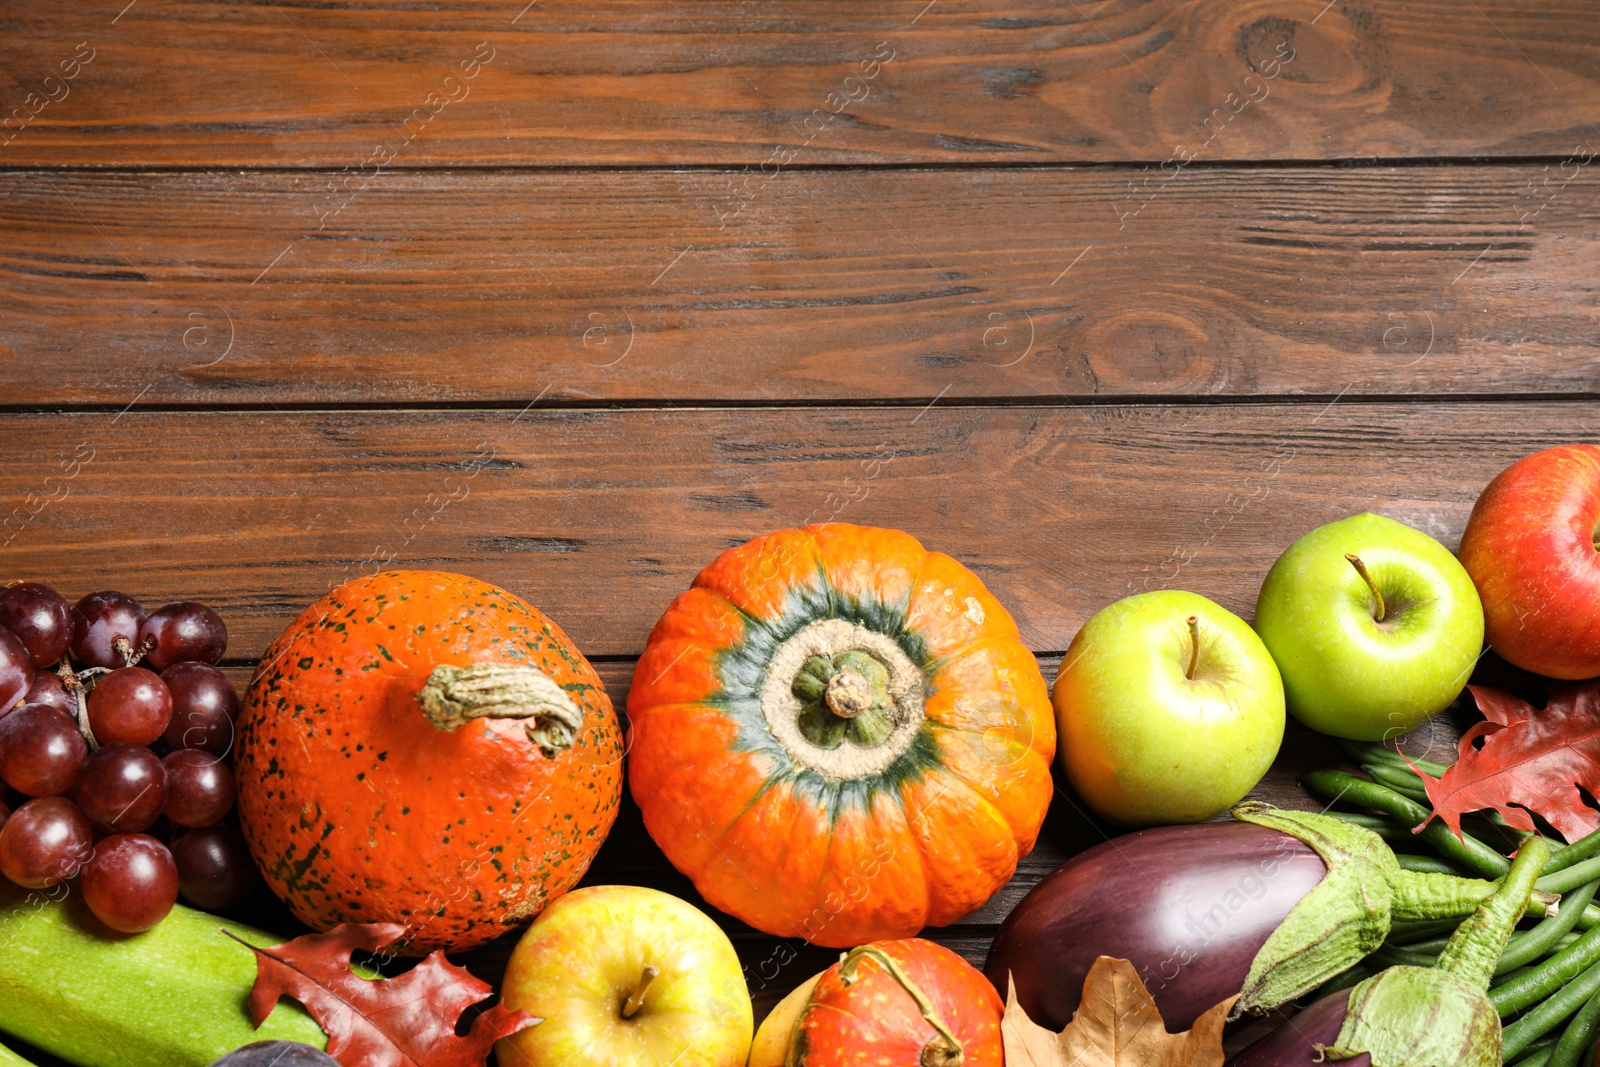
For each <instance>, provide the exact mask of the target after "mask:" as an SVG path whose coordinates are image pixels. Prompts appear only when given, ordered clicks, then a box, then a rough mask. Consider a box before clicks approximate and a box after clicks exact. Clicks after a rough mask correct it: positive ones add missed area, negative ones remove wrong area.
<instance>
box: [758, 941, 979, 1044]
mask: <svg viewBox="0 0 1600 1067" xmlns="http://www.w3.org/2000/svg"><path fill="white" fill-rule="evenodd" d="M1003 1014H1004V1006H1003V1005H1002V1004H1001V1003H1000V998H999V997H998V996H997V995H996V994H995V991H994V987H993V986H991V985H990V984H989V982H988V980H987V979H985V978H984V977H983V975H981V974H979V973H978V972H977V970H975V969H974V968H973V967H972V965H971V964H969V963H968V962H967V961H966V960H964V959H962V958H961V957H960V956H957V955H956V954H955V953H954V952H951V951H950V950H949V949H947V948H945V947H944V946H942V945H936V944H934V943H933V942H931V941H924V940H922V939H921V938H916V937H913V938H909V939H906V940H903V941H878V942H875V943H873V944H870V945H863V946H861V947H860V948H855V949H851V950H850V951H849V952H848V953H846V954H845V956H844V958H843V959H842V960H840V961H839V962H838V963H835V964H834V965H833V966H832V967H829V968H828V969H827V970H826V971H823V972H822V973H821V974H819V975H817V976H816V977H815V978H812V979H810V980H809V981H808V982H806V983H805V984H804V985H802V986H801V987H800V988H799V989H796V990H795V991H794V992H793V993H791V994H790V995H789V996H788V997H785V998H784V1000H783V1002H782V1003H781V1004H779V1005H778V1007H777V1008H776V1009H775V1010H774V1011H773V1012H772V1014H771V1015H769V1016H767V1021H766V1022H764V1023H762V1024H761V1032H760V1033H758V1034H757V1035H756V1039H755V1045H754V1047H753V1048H752V1050H751V1054H750V1067H1001V1065H1002V1064H1003V1063H1004V1062H1005V1053H1004V1049H1003V1042H1002V1039H1001V1036H1000V1019H1001V1017H1002V1015H1003Z"/></svg>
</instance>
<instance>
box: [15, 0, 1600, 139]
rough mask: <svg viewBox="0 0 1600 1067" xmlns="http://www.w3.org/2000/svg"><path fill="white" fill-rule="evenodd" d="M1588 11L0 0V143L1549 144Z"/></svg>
mask: <svg viewBox="0 0 1600 1067" xmlns="http://www.w3.org/2000/svg"><path fill="white" fill-rule="evenodd" d="M1592 15H1593V11H1592V8H1591V6H1590V5H1589V4H1588V3H1587V2H1586V0H1553V2H1547V3H1538V4H1535V3H1531V2H1529V0H1483V2H1481V3H1476V4H1461V3H1459V2H1457V0H1410V2H1391V3H1381V4H1380V3H1376V2H1374V0H1257V2H1254V3H1249V4H1228V3H1221V2H1217V0H1153V2H1148V3H1138V2H1133V0H1115V2H1111V3H1100V4H1095V5H1076V6H1075V5H1072V4H1067V5H1060V4H1054V3H1049V2H1047V0H1027V2H1020V0H1019V2H1011V3H1005V2H1000V0H965V2H952V0H944V2H941V3H936V4H930V3H927V2H926V0H908V2H904V3H898V2H897V3H894V4H883V3H879V4H866V5H857V6H855V7H852V8H851V9H849V10H848V11H841V10H840V9H839V7H838V5H836V4H832V3H829V2H827V0H804V2H799V3H786V4H783V5H765V6H764V5H756V6H750V5H733V4H729V3H726V2H724V0H681V2H677V3H673V4H669V5H661V4H656V3H654V2H651V0H608V2H605V3H601V4H587V3H577V2H573V0H544V2H537V0H536V2H533V3H529V2H527V0H505V2H495V3H490V2H484V0H478V2H473V3H462V4H447V5H426V6H414V5H409V4H399V3H385V4H378V5H371V4H363V5H354V4H314V3H289V2H285V3H273V4H247V5H240V4H227V3H215V2H201V3H184V4H163V3H159V2H154V0H145V2H143V3H134V4H128V3H127V0H97V2H94V3H90V4H84V5H51V4H44V3H31V4H12V5H10V6H9V7H8V10H7V11H6V13H5V16H4V22H3V25H4V31H5V32H4V42H5V43H4V49H3V53H0V54H3V61H0V71H3V72H4V73H3V74H0V102H3V105H4V111H5V113H6V114H7V115H9V116H10V122H11V125H10V126H9V127H7V128H6V129H5V130H4V131H3V132H0V141H4V142H6V143H5V145H4V155H3V157H0V160H3V161H4V162H6V163H11V164H18V165H36V164H38V165H61V164H73V165H84V166H106V165H115V166H137V165H144V164H163V165H207V166H229V167H232V166H251V165H262V164H270V165H287V166H302V165H313V164H314V165H321V166H331V167H335V168H338V167H345V166H348V167H350V168H352V169H359V168H360V167H361V166H362V165H363V164H366V165H367V166H368V167H373V166H377V165H380V164H385V163H386V164H387V165H390V166H456V165H461V164H493V165H506V164H511V165H519V166H548V165H552V164H558V165H579V166H583V165H589V164H593V163H597V162H604V163H668V164H678V163H735V164H748V165H750V166H752V167H758V166H760V165H761V164H762V163H763V162H767V164H768V166H769V167H776V166H783V165H790V166H793V165H808V164H819V163H841V162H844V163H872V162H929V161H939V162H952V163H958V164H970V163H992V162H998V161H1008V162H1009V161H1022V162H1052V161H1080V160H1097V161H1103V160H1145V161H1151V162H1154V161H1159V160H1166V159H1169V158H1170V159H1181V158H1186V157H1187V156H1194V157H1197V158H1200V159H1202V160H1230V159H1260V158H1270V159H1334V158H1356V157H1373V156H1378V157H1405V158H1418V157H1428V156H1503V155H1513V156H1516V155H1528V154H1544V155H1556V156H1565V155H1567V154H1568V153H1569V152H1570V151H1571V150H1572V148H1573V146H1574V144H1575V143H1576V142H1579V141H1590V139H1592V138H1594V137H1595V136H1596V133H1595V129H1594V127H1593V126H1591V125H1590V123H1589V121H1588V119H1587V118H1586V116H1593V115H1594V114H1595V111H1596V107H1597V105H1600V81H1597V79H1596V78H1595V70H1596V69H1597V65H1600V28H1597V26H1596V24H1595V22H1594V19H1593V18H1592ZM74 57H88V58H87V60H84V59H82V58H74ZM63 64H66V66H63ZM64 72H71V73H72V74H73V76H72V77H71V78H70V79H67V78H63V74H64ZM467 73H471V74H472V75H473V76H472V77H470V78H468V77H465V75H466V74H467ZM47 78H50V79H51V80H50V81H46V79H47ZM808 120H809V122H810V125H809V126H808V125H806V123H807V122H808ZM1591 143H1592V142H1591ZM1180 152H1182V153H1183V154H1182V155H1179V154H1177V153H1180Z"/></svg>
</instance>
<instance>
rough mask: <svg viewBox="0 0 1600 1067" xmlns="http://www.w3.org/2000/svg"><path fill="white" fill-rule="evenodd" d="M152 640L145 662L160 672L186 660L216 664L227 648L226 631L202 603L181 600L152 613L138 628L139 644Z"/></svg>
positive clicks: (216, 615)
mask: <svg viewBox="0 0 1600 1067" xmlns="http://www.w3.org/2000/svg"><path fill="white" fill-rule="evenodd" d="M152 638H153V639H154V641H155V643H154V644H153V645H152V646H151V648H150V651H148V652H146V653H145V657H144V661H145V662H146V663H148V664H150V668H151V669H152V670H157V671H159V670H163V669H165V668H167V667H170V666H171V665H172V664H174V663H180V662H182V661H183V660H186V659H192V660H199V661H201V662H202V663H215V662H217V661H218V660H219V659H221V658H222V653H223V652H224V650H226V649H227V647H228V628H227V627H226V626H224V625H223V624H222V616H220V615H218V614H217V613H216V612H214V611H212V610H211V609H210V608H208V607H206V606H205V605H204V604H197V603H195V602H194V601H193V600H180V601H178V602H176V603H174V604H164V605H162V606H161V607H159V608H157V609H156V610H154V611H152V612H151V613H150V617H149V618H147V619H145V621H144V625H143V626H141V627H139V643H140V644H143V643H144V642H145V641H146V640H148V639H152Z"/></svg>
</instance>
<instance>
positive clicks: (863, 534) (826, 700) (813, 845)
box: [628, 523, 1055, 948]
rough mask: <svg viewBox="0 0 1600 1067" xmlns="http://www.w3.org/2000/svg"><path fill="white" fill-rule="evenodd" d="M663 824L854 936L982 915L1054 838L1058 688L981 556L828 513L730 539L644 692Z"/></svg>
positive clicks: (683, 604) (775, 923) (680, 861)
mask: <svg viewBox="0 0 1600 1067" xmlns="http://www.w3.org/2000/svg"><path fill="white" fill-rule="evenodd" d="M628 716H629V719H630V721H631V728H632V732H631V736H630V738H629V746H630V748H629V762H630V771H629V777H630V780H631V782H632V788H633V796H634V798H635V799H636V800H637V801H638V804H639V807H640V809H641V810H642V812H643V814H644V822H645V826H646V827H647V828H648V829H649V831H650V834H651V836H652V837H654V838H655V840H656V842H657V843H658V844H659V845H660V846H661V848H662V850H663V851H664V852H665V853H666V854H667V857H668V859H670V860H671V861H672V862H673V864H674V865H676V866H677V868H678V869H679V870H680V871H683V872H684V873H685V874H687V875H688V876H689V877H690V878H692V879H693V880H694V884H695V887H696V888H697V889H698V890H699V891H700V893H701V895H702V896H704V897H705V898H706V900H708V901H710V902H711V903H712V904H714V905H715V906H717V907H718V908H721V909H722V910H723V911H726V912H728V913H730V914H732V915H735V916H738V917H739V918H741V919H743V920H744V921H745V922H748V923H749V924H751V925H752V926H755V927H758V928H760V929H762V930H765V931H768V932H769V933H773V934H777V935H779V936H782V937H801V938H805V939H806V940H808V941H811V942H813V943H815V944H820V945H830V946H834V947H840V948H843V947H847V946H850V945H857V944H861V943H863V942H866V941H872V940H877V939H879V938H885V937H905V936H908V935H911V934H914V933H916V932H917V931H919V930H921V929H922V928H923V927H924V926H925V925H930V924H931V925H935V926H939V925H944V924H946V923H950V922H953V921H954V920H956V919H958V918H960V917H961V916H963V915H965V914H967V913H968V912H970V911H972V910H973V909H974V908H976V907H978V906H979V905H981V904H982V903H983V902H984V901H985V900H987V899H988V898H989V896H990V894H992V893H993V892H994V891H995V890H996V889H998V888H1000V886H1002V885H1004V884H1005V882H1006V881H1007V879H1009V878H1010V877H1011V875H1012V873H1013V872H1014V871H1015V870H1016V866H1017V861H1018V859H1019V858H1020V857H1022V856H1025V855H1027V854H1028V852H1029V850H1031V849H1032V848H1033V843H1034V838H1035V837H1036V835H1037V834H1038V831H1039V825H1040V823H1041V822H1043V820H1044V813H1045V808H1046V807H1047V806H1048V804H1049V801H1050V795H1051V788H1052V787H1051V781H1050V760H1051V758H1052V757H1053V755H1054V753H1055V721H1054V717H1053V715H1052V713H1051V708H1050V696H1049V693H1048V691H1047V690H1046V688H1045V683H1044V679H1043V677H1041V676H1040V674H1039V667H1038V663H1037V661H1036V660H1035V658H1034V656H1033V654H1032V653H1031V652H1030V651H1028V649H1027V648H1026V647H1025V646H1024V645H1023V644H1022V642H1021V640H1020V639H1019V637H1018V634H1017V627H1016V624H1015V623H1013V622H1012V620H1011V616H1010V615H1008V614H1006V611H1005V609H1004V608H1002V607H1001V606H1000V604H999V602H997V601H996V600H995V599H994V597H992V596H990V595H989V592H988V590H986V589H985V588H984V587H983V583H982V582H980V581H979V580H978V578H977V577H976V576H975V575H974V574H972V572H970V571H968V570H967V569H966V568H965V567H963V566H962V565H961V564H959V563H957V562H956V561H955V560H953V559H951V558H950V557H949V556H946V555H943V554H941V553H938V552H928V551H927V550H925V549H924V548H923V547H922V545H921V544H919V543H918V542H917V541H916V540H915V539H914V538H912V537H911V536H909V535H908V534H904V533H900V532H898V531H896V530H881V529H873V528H870V527H861V526H849V525H845V524H842V523H829V524H824V525H820V526H808V527H806V528H805V529H803V530H782V531H779V532H778V533H774V534H770V535H768V536H766V537H762V538H758V539H757V540H754V541H751V542H750V543H748V544H746V545H743V546H741V547H739V548H735V549H731V550H729V551H727V552H725V553H723V554H722V556H721V557H719V558H718V559H717V560H716V561H715V562H714V563H712V564H711V566H709V567H707V568H706V569H705V570H704V571H702V572H701V573H700V575H699V577H697V578H696V579H695V581H694V584H693V586H692V587H691V588H690V589H689V590H688V591H687V592H685V593H683V594H682V595H681V596H679V597H678V598H677V599H676V600H675V601H673V603H672V606H671V607H669V608H668V609H667V612H666V614H665V615H663V616H662V618H661V620H660V621H659V622H658V623H657V624H656V627H655V630H654V631H653V632H652V633H651V635H650V640H649V644H648V645H647V646H646V648H645V651H644V655H643V656H642V657H641V658H640V660H639V664H638V667H637V669H636V670H635V672H634V678H633V687H632V689H631V691H630V693H629V696H628Z"/></svg>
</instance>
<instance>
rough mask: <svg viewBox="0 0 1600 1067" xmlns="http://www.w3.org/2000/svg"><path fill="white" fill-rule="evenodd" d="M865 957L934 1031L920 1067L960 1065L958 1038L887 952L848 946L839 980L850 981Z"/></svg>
mask: <svg viewBox="0 0 1600 1067" xmlns="http://www.w3.org/2000/svg"><path fill="white" fill-rule="evenodd" d="M867 957H870V958H871V959H872V960H873V962H875V963H877V965H878V966H880V967H882V968H883V969H884V970H885V971H887V972H888V974H889V977H890V978H893V979H894V980H895V981H896V982H898V983H899V984H900V988H901V989H904V990H905V991H906V993H907V994H909V995H910V997H911V999H912V1000H914V1001H916V1002H917V1010H919V1011H920V1012H922V1017H923V1018H924V1019H926V1020H927V1022H928V1025H929V1026H931V1027H933V1028H934V1030H936V1031H938V1032H937V1033H936V1034H935V1035H934V1036H933V1037H932V1038H930V1039H929V1040H928V1043H927V1044H926V1045H924V1046H922V1055H921V1057H920V1060H921V1067H961V1062H962V1051H961V1039H960V1038H958V1037H956V1035H955V1033H954V1032H953V1031H952V1030H951V1029H950V1027H948V1026H946V1025H945V1023H944V1020H943V1019H941V1018H939V1013H938V1012H937V1011H936V1010H935V1009H934V1007H933V1002H932V1001H930V1000H929V999H928V996H927V994H926V993H924V992H923V991H922V990H920V989H918V988H917V984H916V983H915V982H913V981H912V980H911V976H910V975H908V974H906V972H905V971H903V970H901V968H900V965H899V964H898V963H896V962H895V961H894V960H893V959H892V958H891V957H890V956H889V954H888V953H887V952H885V951H883V950H882V949H881V948H878V947H876V946H874V945H861V946H859V947H857V948H853V949H851V950H850V951H849V952H846V953H845V954H844V957H843V959H842V962H841V963H840V965H839V980H840V981H841V982H843V983H844V984H845V985H849V984H850V983H851V982H854V981H855V980H856V967H857V965H859V964H860V962H861V960H862V959H863V958H867Z"/></svg>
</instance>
